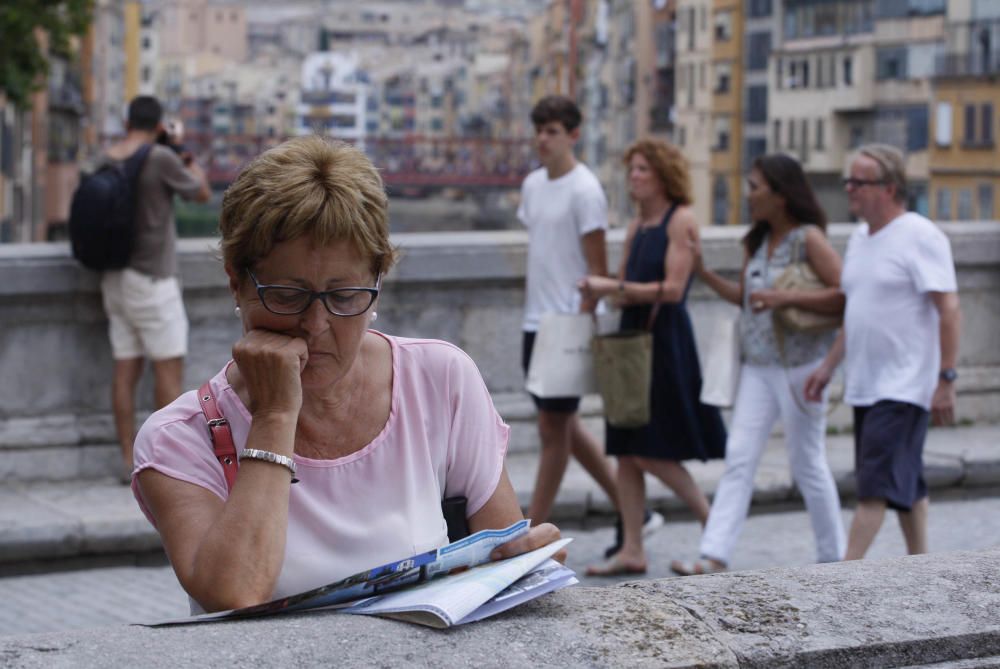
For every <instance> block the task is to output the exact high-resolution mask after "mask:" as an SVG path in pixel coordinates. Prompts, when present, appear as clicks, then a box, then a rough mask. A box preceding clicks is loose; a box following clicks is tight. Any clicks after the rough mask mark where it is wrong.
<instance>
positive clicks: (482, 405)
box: [132, 331, 510, 610]
mask: <svg viewBox="0 0 1000 669" xmlns="http://www.w3.org/2000/svg"><path fill="white" fill-rule="evenodd" d="M373 334H378V335H380V336H382V337H385V339H386V340H388V342H389V344H390V348H391V351H392V371H393V383H392V406H391V409H390V412H389V419H388V421H387V422H386V424H385V427H384V428H383V429H382V432H381V433H379V435H378V436H377V437H375V439H374V440H373V441H372V442H371V443H370V444H368V445H367V446H365V447H364V448H362V449H361V450H360V451H357V452H356V453H352V454H351V455H348V456H345V457H343V458H338V459H336V460H314V459H311V458H304V457H301V456H299V455H295V464H296V468H297V469H298V478H299V482H298V483H296V484H294V485H292V487H291V493H290V498H289V510H288V531H287V539H286V544H285V561H284V564H283V565H282V569H281V574H280V576H279V577H278V582H277V585H276V586H275V590H274V593H273V598H279V597H284V596H287V595H292V594H295V593H297V592H302V591H303V590H308V589H311V588H315V587H319V586H321V585H324V584H326V583H330V582H332V581H336V580H338V579H341V578H344V577H347V576H350V575H352V574H355V573H357V572H359V571H363V570H364V569H367V568H369V567H374V566H377V565H380V564H384V563H386V562H391V561H394V560H400V559H403V558H406V557H409V556H411V555H414V554H417V553H421V552H424V551H428V550H432V549H434V548H438V547H440V546H443V545H445V544H447V543H448V533H447V526H446V524H445V521H444V518H443V516H442V514H441V500H442V499H443V498H445V497H452V496H459V495H462V496H465V497H467V498H468V509H467V512H468V515H470V516H471V515H472V514H474V513H475V512H477V511H478V510H479V509H481V508H482V507H483V505H484V504H485V503H486V502H487V501H488V500H489V498H490V497H491V496H492V494H493V492H494V491H495V490H496V487H497V484H498V483H499V480H500V473H501V470H502V468H503V461H504V455H505V453H506V450H507V441H508V436H509V432H510V428H508V426H507V425H506V424H504V422H503V420H502V419H501V418H500V416H499V414H498V413H497V411H496V409H495V408H494V406H493V401H492V399H491V397H490V394H489V392H488V391H487V389H486V385H485V384H484V383H483V379H482V377H481V376H480V374H479V370H478V369H477V368H476V365H475V363H473V362H472V360H471V359H470V358H469V357H468V356H467V355H466V354H465V353H463V352H462V351H461V350H460V349H458V348H456V347H455V346H452V345H451V344H448V343H446V342H442V341H434V340H421V339H404V338H398V337H390V336H387V335H384V334H382V333H377V332H374V331H373ZM229 364H232V363H231V362H230V363H228V364H227V365H226V367H224V368H223V369H222V371H220V372H219V373H218V374H217V375H216V376H215V377H214V378H213V379H212V380H211V386H212V390H213V392H214V393H215V396H216V398H217V400H218V406H219V409H220V410H221V411H222V413H223V415H225V416H226V418H227V419H228V420H229V424H230V427H231V429H232V432H233V440H234V441H235V442H236V450H237V453H238V452H239V451H241V450H242V449H243V448H244V446H245V445H246V441H247V436H248V433H249V431H250V422H251V417H250V413H249V411H248V410H247V408H246V406H244V404H243V402H242V401H241V400H240V399H239V397H238V396H237V394H236V392H235V391H234V390H233V388H232V387H231V386H230V385H229V382H228V380H227V379H226V368H228V366H229ZM134 459H135V470H134V472H133V479H132V492H133V494H134V495H135V498H136V500H137V501H138V502H139V506H140V507H141V508H142V510H143V512H144V513H145V514H146V517H147V518H148V519H149V521H150V522H151V523H153V524H154V526H155V524H156V523H155V521H154V519H153V517H152V514H151V513H150V511H149V509H148V507H147V506H146V503H145V501H144V500H143V498H142V493H141V492H140V490H139V487H138V483H137V481H136V479H135V476H134V474H135V473H138V472H140V471H142V470H143V469H146V468H152V469H155V470H157V471H159V472H161V473H163V474H165V475H167V476H170V477H172V478H176V479H179V480H181V481H186V482H188V483H192V484H194V485H197V486H201V487H202V488H206V489H208V490H210V491H212V492H213V493H215V494H216V495H218V496H219V497H220V498H221V499H223V500H225V499H226V498H227V497H228V491H227V488H226V480H225V476H224V475H223V471H222V466H221V465H220V464H219V461H218V460H217V459H216V458H215V455H214V453H213V450H212V443H211V438H210V437H209V433H208V428H207V426H206V424H205V417H204V415H203V414H202V412H201V408H200V406H199V404H198V399H197V397H196V394H195V391H190V392H187V393H185V394H183V395H182V396H181V397H179V398H178V399H177V400H176V401H174V402H173V403H172V404H170V405H169V406H167V407H164V408H163V409H161V410H160V411H157V412H156V413H154V414H153V415H152V416H150V417H149V420H147V421H146V423H145V424H144V425H143V426H142V429H140V430H139V434H138V436H137V437H136V442H135V456H134ZM192 608H193V609H195V610H196V608H197V607H195V605H194V603H193V602H192Z"/></svg>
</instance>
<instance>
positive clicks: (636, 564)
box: [587, 553, 646, 576]
mask: <svg viewBox="0 0 1000 669" xmlns="http://www.w3.org/2000/svg"><path fill="white" fill-rule="evenodd" d="M645 573H646V561H645V560H642V561H633V560H627V559H625V558H624V557H623V556H622V554H621V553H615V554H614V555H612V556H611V557H609V558H608V559H607V560H605V561H604V562H602V563H600V564H595V565H591V566H589V567H587V576H619V575H621V574H645Z"/></svg>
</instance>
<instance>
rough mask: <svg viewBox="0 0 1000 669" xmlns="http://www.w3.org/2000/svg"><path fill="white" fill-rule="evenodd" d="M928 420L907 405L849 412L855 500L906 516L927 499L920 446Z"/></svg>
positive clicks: (888, 402) (881, 405)
mask: <svg viewBox="0 0 1000 669" xmlns="http://www.w3.org/2000/svg"><path fill="white" fill-rule="evenodd" d="M929 418H930V414H929V413H928V412H927V411H926V410H924V409H923V408H921V407H918V406H917V405H915V404H910V403H908V402H896V401H894V400H882V401H879V402H876V403H875V404H873V405H871V406H861V407H854V470H855V478H856V480H857V484H858V499H866V498H868V499H872V498H874V499H884V500H885V501H886V505H887V506H888V507H889V508H890V509H895V510H897V511H909V510H910V509H911V508H912V507H913V504H914V502H917V501H919V500H921V499H923V498H924V497H926V496H927V483H926V482H925V481H924V441H925V439H926V438H927V424H928V421H929Z"/></svg>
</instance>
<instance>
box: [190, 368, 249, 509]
mask: <svg viewBox="0 0 1000 669" xmlns="http://www.w3.org/2000/svg"><path fill="white" fill-rule="evenodd" d="M198 403H199V404H201V411H202V413H203V414H205V420H206V421H207V422H208V433H209V435H210V436H211V437H212V448H213V449H214V450H215V457H217V458H218V459H219V464H220V465H222V472H223V473H224V474H225V475H226V487H227V488H228V489H229V490H230V491H232V489H233V484H234V483H235V482H236V471H237V469H239V466H240V463H239V460H238V459H237V458H236V444H235V443H234V442H233V432H232V430H230V429H229V421H227V420H226V417H225V416H223V415H222V412H221V411H219V406H218V405H217V404H216V403H215V395H214V394H213V393H212V387H211V385H210V383H209V382H208V381H206V382H205V383H204V384H203V385H202V386H201V388H199V389H198Z"/></svg>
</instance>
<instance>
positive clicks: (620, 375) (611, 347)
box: [593, 282, 663, 428]
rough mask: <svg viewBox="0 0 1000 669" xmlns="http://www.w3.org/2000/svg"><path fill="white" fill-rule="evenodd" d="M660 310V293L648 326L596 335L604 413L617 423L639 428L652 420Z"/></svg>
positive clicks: (616, 424) (597, 363)
mask: <svg viewBox="0 0 1000 669" xmlns="http://www.w3.org/2000/svg"><path fill="white" fill-rule="evenodd" d="M662 288H663V283H662V282H661V283H660V289H661V290H662ZM659 311H660V295H659V293H657V295H656V302H655V303H654V305H653V309H652V311H651V312H650V314H649V321H647V323H646V329H645V330H621V331H619V332H612V333H609V334H604V335H599V336H597V337H594V344H593V347H594V372H595V375H596V377H597V389H598V390H599V391H600V393H601V399H602V400H603V401H604V417H605V418H606V419H607V421H608V423H609V424H610V425H612V426H614V427H625V428H636V427H642V426H644V425H647V424H648V423H649V391H650V387H651V386H652V381H653V333H652V329H653V323H655V322H656V314H657V313H659Z"/></svg>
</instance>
